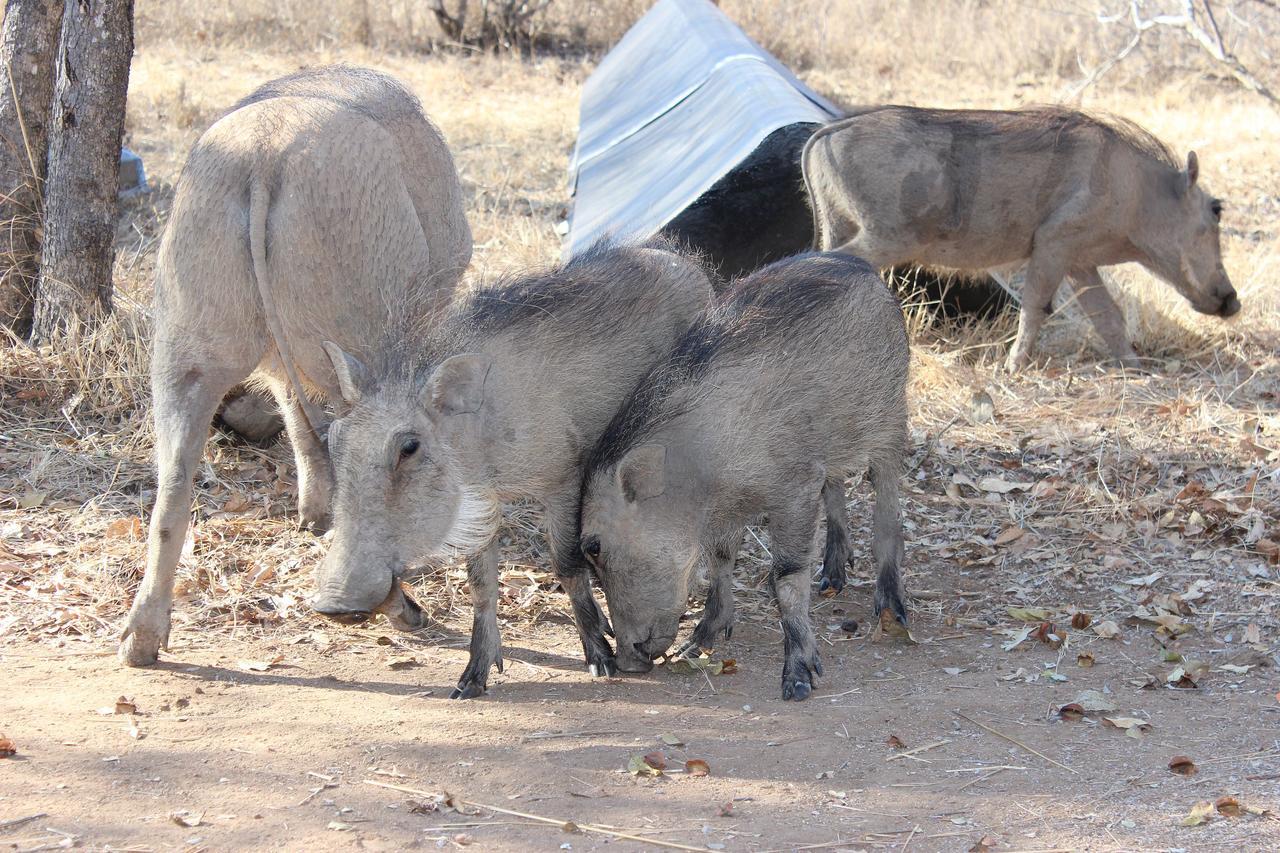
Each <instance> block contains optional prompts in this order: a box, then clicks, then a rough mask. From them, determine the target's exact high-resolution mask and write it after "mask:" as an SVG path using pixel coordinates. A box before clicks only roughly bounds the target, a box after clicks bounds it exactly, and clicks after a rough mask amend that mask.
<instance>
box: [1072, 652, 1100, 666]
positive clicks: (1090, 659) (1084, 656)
mask: <svg viewBox="0 0 1280 853" xmlns="http://www.w3.org/2000/svg"><path fill="white" fill-rule="evenodd" d="M1095 663H1097V660H1096V659H1095V658H1094V656H1093V652H1081V653H1080V654H1078V655H1076V666H1079V667H1084V668H1086V669H1087V668H1089V667H1091V666H1093V665H1094V664H1095Z"/></svg>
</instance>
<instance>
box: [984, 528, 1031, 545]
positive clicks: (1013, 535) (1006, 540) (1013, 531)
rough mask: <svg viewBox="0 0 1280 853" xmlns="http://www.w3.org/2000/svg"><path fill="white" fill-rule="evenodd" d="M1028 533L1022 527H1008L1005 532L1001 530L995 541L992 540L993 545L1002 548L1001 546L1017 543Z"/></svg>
mask: <svg viewBox="0 0 1280 853" xmlns="http://www.w3.org/2000/svg"><path fill="white" fill-rule="evenodd" d="M1026 532H1027V531H1025V530H1023V529H1022V528H1021V527H1017V526H1014V525H1010V526H1009V527H1006V528H1005V529H1004V530H1001V531H1000V534H999V535H998V536H996V538H995V539H992V540H991V544H992V545H996V546H1000V545H1008V544H1010V543H1012V542H1017V541H1018V540H1019V539H1021V538H1022V535H1023V534H1024V533H1026Z"/></svg>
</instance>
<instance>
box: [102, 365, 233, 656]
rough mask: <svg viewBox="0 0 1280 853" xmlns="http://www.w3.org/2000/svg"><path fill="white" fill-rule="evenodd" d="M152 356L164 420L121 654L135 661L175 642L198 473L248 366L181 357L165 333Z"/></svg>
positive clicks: (158, 415)
mask: <svg viewBox="0 0 1280 853" xmlns="http://www.w3.org/2000/svg"><path fill="white" fill-rule="evenodd" d="M156 348H157V352H156V356H155V357H154V358H153V361H152V382H151V385H152V397H153V399H154V403H153V405H154V412H155V422H156V464H157V469H158V470H157V476H156V503H155V506H154V507H153V508H152V510H151V529H150V532H148V534H147V568H146V572H145V574H144V575H143V577H142V585H141V586H139V587H138V592H137V595H136V596H135V597H134V599H133V607H131V608H130V610H129V619H128V622H127V623H126V624H125V629H124V632H123V633H122V634H121V636H120V649H119V655H120V660H121V661H122V662H123V663H125V664H128V665H129V666H148V665H150V664H153V663H155V662H156V658H157V657H158V656H159V652H160V649H161V648H162V647H167V646H168V644H169V615H170V610H171V609H172V608H173V574H174V569H175V568H176V567H177V565H178V558H179V557H180V556H181V555H182V543H183V542H184V541H185V539H186V536H187V526H188V525H189V524H190V523H191V479H192V477H193V476H194V475H195V469H196V465H197V464H198V463H199V461H200V454H201V453H202V452H203V450H204V443H205V439H206V438H208V436H209V424H210V423H211V422H212V421H213V413H214V412H215V411H216V410H217V408H218V403H219V402H221V400H222V397H223V395H224V394H226V393H227V391H228V390H230V389H231V387H232V386H233V385H235V384H236V383H237V382H239V381H240V380H241V379H243V378H244V377H245V375H247V374H248V372H249V371H248V370H247V369H246V370H244V371H243V372H238V371H236V372H228V371H226V370H214V369H212V368H210V367H208V363H207V362H204V363H202V366H199V367H197V366H195V360H184V361H182V362H179V361H177V359H176V358H174V357H172V356H171V355H169V354H168V353H167V352H166V350H169V349H171V348H170V347H167V346H166V345H165V343H164V341H157V343H156Z"/></svg>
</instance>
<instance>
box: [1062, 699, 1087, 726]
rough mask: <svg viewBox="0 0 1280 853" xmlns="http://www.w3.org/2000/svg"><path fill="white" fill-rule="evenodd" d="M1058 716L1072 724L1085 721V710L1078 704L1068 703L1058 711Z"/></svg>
mask: <svg viewBox="0 0 1280 853" xmlns="http://www.w3.org/2000/svg"><path fill="white" fill-rule="evenodd" d="M1058 716H1059V717H1061V718H1062V719H1064V720H1071V721H1072V722H1075V721H1077V720H1082V719H1084V708H1083V707H1082V706H1081V705H1080V703H1078V702H1068V703H1067V704H1066V705H1063V706H1062V707H1061V708H1059V709H1058Z"/></svg>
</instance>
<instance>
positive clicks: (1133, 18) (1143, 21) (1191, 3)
mask: <svg viewBox="0 0 1280 853" xmlns="http://www.w3.org/2000/svg"><path fill="white" fill-rule="evenodd" d="M1255 2H1262V3H1263V4H1264V5H1270V4H1271V3H1272V0H1255ZM1144 3H1145V0H1129V8H1128V10H1127V14H1126V13H1125V12H1120V13H1118V14H1114V15H1106V14H1100V15H1098V23H1100V24H1115V23H1118V22H1119V21H1121V20H1123V19H1125V18H1129V19H1130V26H1132V28H1133V36H1132V37H1131V38H1130V39H1129V41H1128V43H1126V44H1125V46H1124V47H1123V48H1121V49H1120V52H1119V53H1117V54H1116V55H1115V56H1113V57H1111V58H1110V59H1108V60H1106V61H1105V62H1103V63H1101V64H1100V65H1099V66H1098V67H1097V68H1095V69H1094V70H1093V71H1092V72H1091V73H1090V74H1089V75H1088V76H1087V77H1086V78H1085V79H1084V80H1083V81H1081V82H1080V83H1078V84H1077V85H1076V86H1074V87H1072V89H1071V90H1070V91H1069V93H1068V97H1069V98H1077V97H1079V96H1080V95H1081V94H1082V93H1083V92H1084V90H1085V89H1087V88H1089V87H1090V86H1092V85H1093V84H1094V83H1096V82H1097V81H1098V80H1099V79H1100V78H1101V77H1102V76H1103V75H1104V74H1106V73H1107V72H1108V71H1110V70H1111V69H1112V68H1114V67H1115V66H1116V65H1117V64H1119V63H1120V62H1121V61H1122V60H1124V58H1125V57H1127V56H1128V55H1129V54H1131V53H1133V51H1134V50H1135V49H1136V48H1137V47H1138V44H1139V43H1140V42H1141V41H1142V37H1143V35H1145V34H1146V33H1147V31H1149V30H1151V29H1152V28H1154V27H1170V28H1174V29H1179V30H1182V31H1183V32H1185V33H1186V34H1187V35H1189V36H1190V37H1191V38H1192V39H1193V40H1195V42H1196V43H1197V44H1199V45H1200V47H1201V48H1202V49H1203V50H1204V51H1205V52H1206V53H1208V54H1209V56H1211V57H1213V59H1214V60H1215V61H1216V62H1218V63H1219V64H1221V65H1224V66H1226V68H1227V70H1228V71H1229V72H1230V73H1231V76H1233V77H1235V78H1236V80H1237V81H1239V83H1240V84H1241V85H1243V86H1244V87H1245V88H1246V89H1249V90H1250V91H1253V92H1255V93H1257V94H1258V95H1261V96H1262V97H1263V98H1265V99H1266V100H1267V102H1268V103H1270V105H1271V107H1272V108H1273V109H1276V110H1277V111H1280V98H1277V97H1276V95H1275V93H1273V92H1272V91H1271V90H1270V89H1269V88H1268V87H1267V85H1266V84H1265V83H1263V82H1262V80H1260V79H1259V78H1258V77H1257V76H1256V75H1255V74H1253V72H1251V71H1250V70H1249V69H1248V68H1247V67H1245V65H1244V63H1242V62H1241V61H1240V60H1239V59H1238V58H1237V57H1236V56H1235V54H1233V53H1232V52H1231V51H1230V50H1228V49H1227V46H1226V42H1225V41H1224V40H1223V38H1222V30H1221V29H1220V28H1219V27H1218V20H1217V16H1216V15H1215V14H1214V11H1213V3H1212V2H1211V0H1199V2H1198V9H1197V0H1181V2H1180V5H1181V11H1180V12H1178V13H1177V14H1164V15H1154V16H1152V17H1149V18H1147V17H1143V14H1142V7H1143V5H1144ZM1198 12H1199V14H1198ZM1201 16H1203V18H1204V19H1205V20H1206V21H1208V29H1206V28H1205V26H1204V24H1202V23H1201V22H1200V18H1201Z"/></svg>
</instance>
